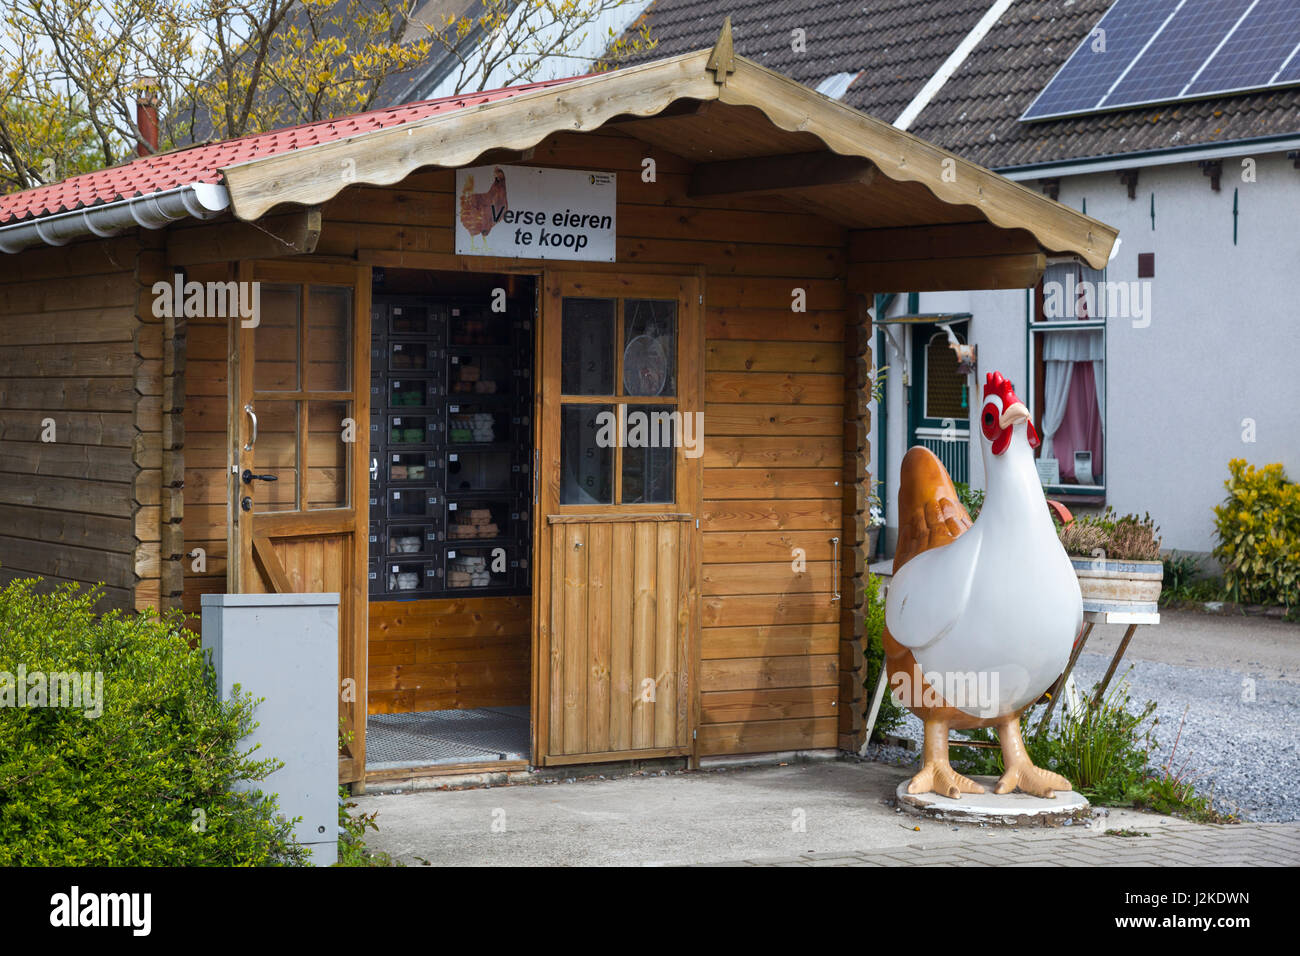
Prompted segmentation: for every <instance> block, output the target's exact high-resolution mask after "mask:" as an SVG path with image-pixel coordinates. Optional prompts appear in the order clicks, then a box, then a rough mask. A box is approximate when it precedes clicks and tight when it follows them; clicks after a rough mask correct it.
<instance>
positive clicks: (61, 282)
mask: <svg viewBox="0 0 1300 956" xmlns="http://www.w3.org/2000/svg"><path fill="white" fill-rule="evenodd" d="M3 264H4V269H3V272H0V580H5V581H7V580H10V579H13V578H15V577H32V576H37V575H39V576H41V577H43V578H44V579H45V581H46V582H47V584H51V585H53V584H59V583H62V582H68V581H76V582H80V583H83V584H93V583H97V582H103V584H104V586H105V587H104V594H105V601H104V604H105V605H106V606H113V607H121V608H133V607H138V608H144V607H159V606H164V605H166V604H167V603H168V600H169V598H170V595H171V592H172V591H173V590H179V585H178V584H176V582H175V578H174V575H173V574H172V572H171V570H170V569H168V572H167V575H166V577H167V583H166V584H164V580H163V579H164V568H163V564H164V552H166V555H165V556H166V558H167V559H170V558H171V551H172V547H173V546H174V544H175V541H174V536H169V538H168V541H167V544H166V545H165V546H164V544H163V537H164V535H163V528H164V526H165V525H166V523H167V519H166V518H165V517H164V514H163V510H164V509H163V507H162V486H163V481H164V472H163V468H164V459H165V458H166V459H168V461H169V462H170V461H172V460H174V456H173V455H172V454H171V451H173V450H174V449H172V448H165V445H166V444H167V443H166V442H165V441H164V436H163V406H164V394H163V391H164V389H163V382H164V377H165V376H164V372H163V366H164V350H165V349H166V348H167V347H169V344H168V342H165V339H168V338H169V337H170V336H169V333H168V332H167V331H166V330H165V328H164V323H163V320H161V319H159V318H156V317H154V316H153V313H152V307H151V306H152V294H151V291H150V288H149V286H150V285H152V283H153V281H154V280H155V278H157V276H156V273H157V271H158V269H159V268H160V266H161V264H162V259H161V255H160V254H159V252H158V239H157V237H156V236H148V235H147V234H143V233H142V234H141V236H134V235H133V236H126V237H121V238H117V239H111V240H94V241H91V242H84V243H78V244H75V245H71V246H65V247H60V248H49V247H44V246H41V247H37V248H33V249H29V250H26V251H24V252H22V253H20V254H18V255H13V256H5V257H4V263H3ZM45 419H53V421H54V425H55V429H56V432H55V439H56V440H55V441H52V442H47V441H42V437H41V436H42V432H43V429H44V426H43V424H42V422H43V421H44V420H45ZM170 440H171V437H170V436H169V438H168V441H170ZM165 451H166V454H165ZM173 563H174V562H173Z"/></svg>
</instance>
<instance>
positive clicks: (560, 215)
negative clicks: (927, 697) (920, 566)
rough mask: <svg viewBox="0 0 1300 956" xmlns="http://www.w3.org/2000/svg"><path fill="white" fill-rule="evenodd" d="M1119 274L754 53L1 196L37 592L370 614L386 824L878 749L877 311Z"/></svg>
mask: <svg viewBox="0 0 1300 956" xmlns="http://www.w3.org/2000/svg"><path fill="white" fill-rule="evenodd" d="M1114 238H1115V232H1114V230H1112V229H1110V228H1108V227H1107V226H1105V225H1103V224H1101V223H1099V222H1096V221H1094V220H1091V219H1089V218H1087V217H1086V216H1083V215H1081V214H1080V213H1078V212H1076V211H1074V210H1072V209H1068V208H1066V207H1064V206H1061V205H1059V204H1057V203H1055V202H1052V201H1051V200H1049V199H1048V198H1046V197H1045V196H1042V195H1040V194H1038V193H1036V192H1034V191H1032V190H1030V189H1027V188H1025V187H1023V186H1020V185H1017V184H1015V183H1012V182H1009V181H1007V180H1005V179H1003V178H1001V177H999V176H997V175H994V174H992V173H990V172H988V171H987V170H985V169H982V168H980V167H977V166H975V165H973V164H971V163H968V162H965V161H963V160H962V159H960V158H958V157H956V156H953V155H951V154H948V153H946V152H944V151H943V150H940V149H938V148H936V147H934V146H932V145H930V144H928V143H926V142H924V141H922V140H920V139H918V138H916V137H914V136H911V135H909V134H907V133H904V132H900V131H899V130H896V129H894V128H893V127H891V126H889V125H888V124H887V123H884V122H881V121H879V120H876V119H873V118H872V117H869V116H866V115H863V114H861V113H858V112H856V111H854V110H852V109H850V108H848V107H846V106H844V105H842V104H840V103H838V102H835V101H833V100H830V99H827V98H826V97H824V96H822V95H820V94H818V93H816V92H814V91H812V90H810V89H807V88H805V87H803V86H800V85H799V84H797V83H795V82H793V81H791V80H789V79H787V78H785V77H783V76H780V75H778V74H776V73H773V72H771V71H769V70H766V69H764V68H763V67H761V66H759V65H757V64H755V63H752V62H749V61H746V60H744V59H743V58H740V57H737V56H733V55H732V53H731V50H730V43H729V37H728V35H727V34H726V33H725V32H724V35H723V36H722V38H720V40H719V44H718V46H717V47H715V49H714V50H712V51H709V50H705V51H700V52H697V53H692V54H688V55H683V56H679V57H675V58H672V59H666V60H662V61H657V62H653V63H648V64H645V65H641V66H637V67H633V68H629V69H624V70H619V71H616V72H610V73H604V74H599V75H595V76H591V77H586V78H580V79H575V80H571V81H565V82H559V83H557V82H552V83H544V84H535V85H532V86H525V87H516V88H512V89H508V90H502V91H497V92H493V93H484V94H476V95H473V96H464V97H459V98H454V99H449V100H441V101H433V102H429V103H422V104H412V105H409V106H404V107H401V108H397V109H394V110H391V111H381V112H378V113H371V114H363V115H360V116H355V117H347V118H344V119H342V120H335V121H328V122H322V123H316V124H312V125H310V126H306V127H297V128H295V129H291V130H285V131H277V132H276V133H274V134H266V135H262V136H254V137H248V138H246V139H243V140H236V141H233V142H231V143H224V144H214V145H209V146H203V147H196V148H193V149H188V150H184V151H179V152H176V153H170V154H162V155H158V156H151V157H146V158H142V159H137V160H134V161H132V162H129V163H127V164H124V165H123V166H120V167H117V168H115V169H112V170H106V171H102V172H99V173H92V174H88V175H86V176H80V177H76V178H74V179H71V180H68V181H65V182H63V183H59V184H55V185H51V186H46V187H41V188H38V189H35V190H30V191H28V192H24V193H19V194H15V195H12V196H7V197H0V250H3V253H4V254H3V255H0V342H2V343H3V345H4V348H3V350H0V363H3V365H4V369H5V370H4V372H3V377H0V432H2V435H0V438H2V440H3V446H2V447H3V457H4V461H5V464H4V466H3V468H2V469H0V516H2V517H3V527H2V528H0V573H2V574H3V575H4V577H5V578H6V579H8V578H13V577H18V576H35V575H39V576H42V577H44V578H45V579H46V580H47V581H48V582H62V581H78V582H102V583H103V584H104V587H105V591H104V593H105V602H106V603H107V604H109V605H113V606H118V607H123V608H138V609H143V608H158V609H167V608H182V609H184V610H185V611H187V612H192V613H197V611H198V609H199V604H200V598H201V595H203V594H206V593H213V592H274V591H337V592H340V593H341V595H342V603H341V611H340V641H339V672H340V679H341V682H342V685H341V695H340V697H341V713H342V716H343V718H344V720H345V722H346V726H347V729H348V730H349V731H350V741H349V742H348V744H347V747H346V748H345V749H344V751H343V753H342V756H341V759H340V780H341V781H343V782H347V783H352V784H354V785H355V786H358V787H359V786H363V785H364V782H365V781H366V780H367V779H369V780H371V781H372V782H373V781H376V780H392V779H405V778H407V777H412V776H418V775H420V774H422V773H428V774H437V773H447V772H452V771H456V772H462V771H467V770H481V769H485V768H491V769H519V768H524V767H528V766H555V765H564V764H594V763H599V762H603V761H614V760H619V761H622V760H644V759H651V758H680V759H684V760H685V761H687V762H688V764H689V765H690V766H692V767H694V766H699V764H700V762H701V761H702V760H708V759H709V758H712V757H717V756H721V755H739V754H757V753H767V752H781V751H808V750H825V749H834V748H842V749H846V750H856V749H857V748H858V747H859V746H860V745H861V744H862V742H863V741H862V733H863V718H864V710H865V707H866V703H867V701H866V699H865V698H866V692H865V690H864V687H863V681H864V676H865V675H864V670H863V615H862V612H861V605H862V600H863V599H862V592H863V579H864V573H865V567H864V558H863V542H864V540H865V537H866V511H867V508H868V498H869V494H870V490H871V484H872V480H871V476H869V475H868V474H867V472H866V467H865V463H866V462H867V460H868V452H867V449H866V447H865V446H866V435H867V431H868V418H867V416H868V411H867V403H868V401H869V399H870V379H871V375H872V369H871V368H870V367H869V358H867V357H866V356H869V352H868V337H869V335H870V331H871V329H870V316H869V314H868V311H867V308H868V305H869V303H870V299H871V294H873V293H877V292H892V291H920V290H935V289H971V288H980V289H988V288H1024V287H1028V286H1031V285H1032V284H1034V283H1035V282H1036V281H1037V280H1038V277H1039V276H1040V274H1041V272H1042V270H1043V268H1044V264H1045V256H1046V255H1066V256H1069V255H1073V256H1078V257H1079V258H1080V259H1081V260H1083V261H1085V262H1087V263H1088V264H1090V265H1092V266H1093V267H1101V266H1103V265H1104V263H1105V262H1106V259H1107V256H1108V253H1109V251H1110V248H1111V245H1112V243H1113V241H1114ZM195 290H197V291H195ZM254 300H255V301H254ZM254 306H255V308H254ZM989 358H990V359H993V357H989ZM990 367H991V366H990ZM638 414H639V415H640V416H641V419H640V421H641V422H642V423H644V422H645V421H646V420H648V421H649V422H650V431H651V432H652V433H654V434H657V435H658V436H659V437H660V439H662V440H660V441H658V442H656V441H653V440H651V441H646V440H645V439H644V436H643V438H642V440H641V441H640V442H639V443H638V442H637V441H634V440H633V437H634V436H633V432H634V427H635V425H636V422H634V421H633V420H634V419H636V416H637V415H638ZM611 421H612V423H613V427H612V428H610V427H606V426H608V425H609V424H610V422H611ZM697 423H698V426H699V427H698V428H697V427H696V426H697ZM602 428H603V429H604V436H603V438H602ZM644 431H645V429H644V428H643V429H642V432H643V433H644ZM611 436H612V437H611ZM665 436H666V437H665ZM195 626H197V624H195ZM267 640H274V635H269V634H268V635H267ZM510 721H513V722H514V723H513V724H512V726H514V727H515V737H514V738H513V739H514V740H515V741H516V745H511V746H502V745H500V742H499V736H497V737H494V736H493V735H494V734H499V732H500V731H501V726H500V725H501V724H502V723H503V722H506V723H508V722H510ZM368 728H369V730H368ZM377 728H382V734H383V735H386V736H385V746H386V747H387V746H389V745H391V751H387V752H386V753H385V754H384V756H383V759H377V757H376V753H377V751H376V749H375V748H377V747H378V746H379V742H380V736H381V733H380V730H379V729H377ZM457 728H459V729H457ZM476 728H478V729H476ZM480 730H481V733H480ZM476 734H478V736H476ZM421 741H423V742H424V744H428V743H429V742H430V741H432V742H433V744H434V745H435V746H434V747H433V749H432V750H430V749H428V748H427V747H426V748H425V749H424V750H421V746H422V743H421ZM439 748H441V749H439ZM421 754H423V755H424V756H423V757H421Z"/></svg>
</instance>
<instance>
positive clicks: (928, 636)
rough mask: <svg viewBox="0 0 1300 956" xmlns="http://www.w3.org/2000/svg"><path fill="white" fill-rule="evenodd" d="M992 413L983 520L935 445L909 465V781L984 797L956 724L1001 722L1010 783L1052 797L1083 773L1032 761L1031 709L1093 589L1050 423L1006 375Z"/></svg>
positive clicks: (899, 633) (902, 527)
mask: <svg viewBox="0 0 1300 956" xmlns="http://www.w3.org/2000/svg"><path fill="white" fill-rule="evenodd" d="M979 421H980V432H981V435H982V440H981V442H980V450H981V451H982V452H983V458H984V477H985V498H984V506H983V508H982V509H981V510H980V513H979V517H978V519H977V520H976V521H975V522H974V524H972V523H971V520H970V517H969V515H968V514H967V512H966V509H965V508H964V507H962V505H961V503H960V501H959V500H958V498H957V492H956V489H955V488H954V487H953V484H952V479H951V478H949V476H948V472H947V471H946V470H945V469H944V467H943V465H942V464H941V463H940V461H939V459H938V458H936V457H935V455H934V454H933V453H932V452H930V451H929V450H927V449H925V448H921V447H915V448H912V449H911V450H910V451H908V453H907V455H906V456H905V457H904V458H903V464H902V468H901V475H900V487H899V497H898V531H899V539H898V547H897V550H896V552H895V555H894V575H893V579H892V581H891V582H890V585H889V595H888V598H887V600H886V602H885V633H884V646H885V657H886V666H887V668H888V671H889V680H890V685H891V687H893V688H894V692H895V695H896V696H901V697H902V698H903V703H904V705H905V706H907V707H908V708H909V709H910V710H912V711H913V713H915V714H916V715H917V716H918V717H920V718H921V720H922V721H923V722H924V724H925V750H924V755H923V763H922V766H921V770H920V772H919V773H917V775H916V776H915V777H913V778H912V780H911V781H910V783H909V784H908V788H907V790H908V792H909V793H927V792H931V791H934V792H936V793H940V794H943V795H944V796H948V797H953V798H957V797H959V796H960V795H961V794H962V793H983V792H984V788H983V787H982V786H980V785H979V784H978V783H975V782H974V781H973V780H970V779H968V778H967V777H964V776H962V775H961V774H959V773H957V772H956V771H955V770H953V768H952V766H951V764H950V763H949V762H948V731H949V730H950V729H955V730H962V729H970V728H974V727H990V726H991V727H994V728H996V730H997V735H998V741H999V743H1000V745H1001V747H1002V756H1003V763H1004V766H1005V768H1006V772H1005V773H1003V775H1002V777H1001V779H999V780H998V783H997V786H996V788H995V790H996V792H997V793H1010V792H1011V791H1012V790H1016V789H1019V790H1022V791H1024V792H1026V793H1030V794H1033V795H1036V796H1040V797H1051V796H1053V795H1054V791H1057V790H1069V789H1071V785H1070V782H1069V781H1068V780H1066V779H1065V778H1064V777H1062V776H1061V775H1060V774H1057V773H1053V772H1051V771H1049V770H1045V769H1043V768H1040V767H1036V766H1034V764H1033V763H1032V762H1031V761H1030V759H1029V755H1028V753H1027V752H1026V751H1025V744H1024V740H1023V738H1022V737H1021V733H1020V715H1021V714H1022V713H1023V712H1024V711H1025V710H1026V709H1027V708H1028V707H1030V706H1031V705H1032V704H1033V703H1034V702H1035V701H1037V700H1038V699H1039V698H1040V697H1041V696H1042V694H1043V692H1044V691H1046V690H1047V689H1048V688H1049V687H1051V685H1052V683H1053V682H1054V681H1055V680H1056V678H1057V677H1058V676H1059V675H1060V674H1061V673H1062V671H1063V670H1064V669H1065V665H1066V663H1067V661H1068V660H1069V656H1070V650H1071V648H1072V647H1073V644H1074V640H1075V638H1076V637H1077V636H1078V634H1079V630H1080V627H1081V625H1082V623H1083V598H1082V595H1081V594H1080V592H1079V582H1078V579H1077V578H1076V577H1075V574H1074V570H1073V569H1072V567H1071V565H1070V559H1069V558H1068V557H1067V556H1066V553H1065V549H1064V548H1062V546H1061V543H1060V541H1059V540H1058V538H1057V536H1056V530H1055V527H1054V525H1053V524H1052V519H1051V516H1050V514H1049V513H1048V509H1047V505H1046V504H1045V501H1044V497H1043V490H1042V486H1041V485H1040V483H1039V479H1038V472H1037V470H1036V468H1035V466H1034V456H1033V449H1034V448H1036V447H1037V446H1038V433H1037V431H1035V429H1034V425H1033V422H1032V421H1030V414H1029V410H1028V409H1027V408H1026V407H1025V405H1024V404H1023V403H1022V402H1021V401H1020V399H1019V398H1017V397H1016V393H1015V389H1014V387H1013V386H1012V384H1011V382H1010V381H1009V380H1007V379H1006V378H1004V377H1003V376H1002V374H1001V373H999V372H992V373H990V374H989V376H988V378H987V380H986V382H985V385H984V404H983V407H982V408H981V410H980V418H979Z"/></svg>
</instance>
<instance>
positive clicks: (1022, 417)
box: [998, 402, 1030, 428]
mask: <svg viewBox="0 0 1300 956" xmlns="http://www.w3.org/2000/svg"><path fill="white" fill-rule="evenodd" d="M1029 417H1030V416H1029V409H1027V408H1025V405H1024V402H1012V403H1011V404H1010V405H1008V406H1007V410H1006V411H1004V412H1003V413H1002V417H1001V418H1000V419H998V424H999V425H1000V426H1002V427H1003V428H1010V427H1011V426H1012V425H1018V424H1020V423H1021V422H1027V421H1029Z"/></svg>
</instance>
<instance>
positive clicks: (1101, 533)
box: [1057, 508, 1160, 561]
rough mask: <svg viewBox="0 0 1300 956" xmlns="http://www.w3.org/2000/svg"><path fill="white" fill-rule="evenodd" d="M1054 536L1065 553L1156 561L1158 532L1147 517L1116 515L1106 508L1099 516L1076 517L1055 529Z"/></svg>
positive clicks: (1158, 556)
mask: <svg viewBox="0 0 1300 956" xmlns="http://www.w3.org/2000/svg"><path fill="white" fill-rule="evenodd" d="M1057 536H1058V537H1059V538H1060V539H1061V545H1062V546H1063V547H1064V548H1065V553H1066V554H1072V555H1077V556H1082V557H1091V556H1092V555H1093V553H1094V552H1095V551H1098V550H1101V551H1104V552H1105V554H1106V557H1107V558H1112V559H1114V560H1117V561H1158V560H1159V559H1160V529H1159V528H1157V527H1156V524H1155V522H1154V521H1152V520H1151V515H1149V514H1144V515H1143V516H1142V517H1141V518H1139V517H1138V516H1137V515H1132V514H1129V515H1120V516H1116V514H1115V510H1114V509H1113V508H1107V509H1106V510H1105V511H1104V512H1102V513H1101V514H1094V515H1088V514H1084V515H1076V516H1075V519H1074V520H1073V521H1071V522H1070V523H1069V524H1066V525H1061V526H1060V527H1059V528H1058V529H1057Z"/></svg>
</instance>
